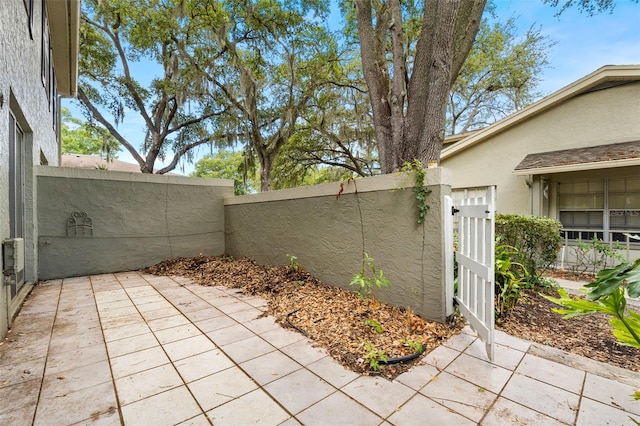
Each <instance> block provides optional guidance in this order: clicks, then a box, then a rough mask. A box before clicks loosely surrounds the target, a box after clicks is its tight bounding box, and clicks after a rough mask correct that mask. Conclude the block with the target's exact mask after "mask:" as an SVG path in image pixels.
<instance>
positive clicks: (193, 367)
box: [174, 349, 234, 383]
mask: <svg viewBox="0 0 640 426" xmlns="http://www.w3.org/2000/svg"><path fill="white" fill-rule="evenodd" d="M174 365H175V367H176V368H177V369H178V372H179V373H180V375H181V376H182V378H183V380H184V381H185V382H186V383H190V382H193V381H194V380H198V379H201V378H202V377H205V376H209V375H211V374H214V373H217V372H218V371H222V370H226V369H227V368H229V367H232V366H233V365H234V364H233V362H232V361H231V360H230V359H229V358H227V356H226V355H225V354H223V353H222V352H220V351H219V350H218V349H216V350H213V351H208V352H204V353H201V354H198V355H194V356H191V357H189V358H185V359H182V360H180V361H177V362H175V363H174Z"/></svg>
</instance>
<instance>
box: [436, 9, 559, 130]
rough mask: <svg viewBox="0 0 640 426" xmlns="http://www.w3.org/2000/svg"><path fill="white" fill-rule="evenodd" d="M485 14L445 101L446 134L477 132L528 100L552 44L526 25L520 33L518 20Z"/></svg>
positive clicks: (531, 98) (532, 94)
mask: <svg viewBox="0 0 640 426" xmlns="http://www.w3.org/2000/svg"><path fill="white" fill-rule="evenodd" d="M490 18H491V14H488V13H485V14H484V18H483V21H482V24H481V26H480V30H479V31H478V34H477V36H476V39H475V42H474V44H473V47H472V48H471V51H470V52H469V56H468V57H467V59H466V60H465V62H464V65H463V66H462V69H461V70H460V74H459V75H458V78H457V79H456V81H455V83H454V84H453V87H452V88H451V94H450V97H449V102H448V104H447V129H446V132H447V134H448V135H452V134H461V133H465V132H468V131H472V130H476V129H479V128H482V127H486V126H487V125H489V124H491V123H493V122H495V121H497V120H499V119H501V118H503V117H506V116H508V115H509V114H511V113H513V112H515V111H518V110H520V109H522V108H523V107H525V106H526V105H527V104H529V103H531V102H532V101H533V100H535V99H536V98H537V97H539V93H537V92H536V91H535V88H536V86H537V85H538V83H539V82H540V75H541V72H542V71H543V69H544V68H546V67H547V66H548V64H549V60H548V54H547V52H548V49H549V48H551V47H552V46H553V45H554V44H555V43H553V42H551V41H550V40H549V39H548V38H547V37H545V36H543V35H542V34H541V31H540V29H539V28H533V27H532V28H530V29H529V30H528V31H527V32H526V33H525V34H524V35H522V36H519V35H518V28H517V26H516V19H515V18H510V19H507V20H506V21H504V20H503V19H504V18H503V17H497V19H500V21H499V22H491V21H490Z"/></svg>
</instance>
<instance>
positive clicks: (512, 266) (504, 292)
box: [494, 244, 529, 317]
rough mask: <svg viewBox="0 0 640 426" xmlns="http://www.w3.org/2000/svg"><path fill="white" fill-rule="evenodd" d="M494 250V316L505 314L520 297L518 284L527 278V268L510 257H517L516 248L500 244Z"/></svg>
mask: <svg viewBox="0 0 640 426" xmlns="http://www.w3.org/2000/svg"><path fill="white" fill-rule="evenodd" d="M495 250H496V252H495V268H494V269H495V297H496V317H503V316H505V315H506V314H507V313H508V312H509V311H510V310H511V309H513V307H514V306H515V305H516V303H518V299H520V285H521V283H522V282H523V281H525V280H526V279H527V277H528V276H529V274H528V273H527V269H526V268H525V267H524V266H523V265H522V264H521V263H518V262H514V261H513V260H512V259H513V258H516V257H518V256H517V255H518V250H517V249H516V248H514V247H512V246H508V245H506V244H502V245H499V246H496V249H495Z"/></svg>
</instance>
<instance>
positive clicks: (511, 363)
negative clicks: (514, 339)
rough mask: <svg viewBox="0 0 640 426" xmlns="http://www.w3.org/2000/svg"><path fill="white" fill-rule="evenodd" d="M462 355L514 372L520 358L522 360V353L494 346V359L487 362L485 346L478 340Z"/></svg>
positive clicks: (497, 345)
mask: <svg viewBox="0 0 640 426" xmlns="http://www.w3.org/2000/svg"><path fill="white" fill-rule="evenodd" d="M464 353H465V354H467V355H471V356H473V357H476V358H478V359H481V360H483V361H487V362H491V363H492V364H495V365H497V366H499V367H502V368H506V369H507V370H515V369H516V367H518V365H519V364H520V362H521V361H522V358H524V352H521V351H518V350H516V349H511V348H508V347H506V346H502V345H499V344H496V345H495V353H494V359H493V361H489V357H488V356H487V350H486V348H485V344H484V342H483V341H482V340H480V339H477V340H476V341H475V342H473V343H472V344H471V346H469V347H468V348H467V349H466V350H465V351H464Z"/></svg>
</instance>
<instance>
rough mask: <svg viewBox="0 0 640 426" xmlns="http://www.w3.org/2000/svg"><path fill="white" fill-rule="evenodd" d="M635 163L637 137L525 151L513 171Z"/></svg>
mask: <svg viewBox="0 0 640 426" xmlns="http://www.w3.org/2000/svg"><path fill="white" fill-rule="evenodd" d="M635 165H640V141H636V142H625V143H614V144H607V145H598V146H591V147H588V148H574V149H562V150H558V151H549V152H540V153H537V154H529V155H527V156H526V157H524V160H522V161H521V162H520V164H518V165H517V166H516V168H515V169H514V170H513V173H514V174H516V175H536V174H543V173H560V172H569V171H577V170H593V169H604V168H611V167H625V166H635Z"/></svg>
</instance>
